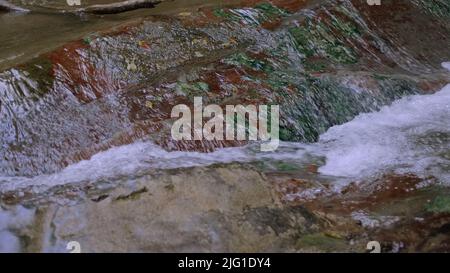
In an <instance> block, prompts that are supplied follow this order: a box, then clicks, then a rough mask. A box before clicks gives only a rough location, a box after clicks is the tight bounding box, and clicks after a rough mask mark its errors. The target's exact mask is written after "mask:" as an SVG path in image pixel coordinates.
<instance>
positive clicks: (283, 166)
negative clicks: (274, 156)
mask: <svg viewBox="0 0 450 273" xmlns="http://www.w3.org/2000/svg"><path fill="white" fill-rule="evenodd" d="M274 165H275V168H276V169H277V170H278V171H282V172H291V171H296V170H298V169H299V167H298V166H297V165H295V164H291V163H287V162H282V161H279V162H275V163H274Z"/></svg>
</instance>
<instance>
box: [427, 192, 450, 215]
mask: <svg viewBox="0 0 450 273" xmlns="http://www.w3.org/2000/svg"><path fill="white" fill-rule="evenodd" d="M426 210H427V211H428V212H434V213H450V195H440V196H438V197H436V198H435V199H434V200H433V201H432V202H431V203H430V204H428V205H427V206H426Z"/></svg>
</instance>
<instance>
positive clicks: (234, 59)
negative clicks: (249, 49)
mask: <svg viewBox="0 0 450 273" xmlns="http://www.w3.org/2000/svg"><path fill="white" fill-rule="evenodd" d="M225 63H227V64H231V65H236V66H244V67H248V68H251V69H253V70H257V71H264V72H266V73H270V72H272V71H273V67H272V66H271V65H270V64H269V63H268V62H266V61H263V60H257V59H254V58H251V57H249V56H248V55H247V54H245V53H242V52H240V53H237V54H234V55H233V56H231V57H230V58H228V59H226V60H225Z"/></svg>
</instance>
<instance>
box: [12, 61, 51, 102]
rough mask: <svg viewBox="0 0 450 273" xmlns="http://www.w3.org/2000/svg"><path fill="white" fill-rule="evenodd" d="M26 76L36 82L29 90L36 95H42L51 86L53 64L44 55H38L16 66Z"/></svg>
mask: <svg viewBox="0 0 450 273" xmlns="http://www.w3.org/2000/svg"><path fill="white" fill-rule="evenodd" d="M18 68H19V69H20V70H21V71H22V72H23V73H24V75H26V77H27V78H29V79H30V80H31V81H34V82H36V83H37V85H36V86H30V88H29V91H30V92H31V93H32V94H33V95H35V96H36V97H42V96H44V95H45V94H47V93H48V92H49V91H50V89H51V88H52V85H53V81H54V76H53V73H52V72H53V65H52V63H51V61H50V60H49V59H48V58H46V57H38V58H35V59H33V60H31V61H30V62H28V63H26V64H24V65H20V66H19V67H18Z"/></svg>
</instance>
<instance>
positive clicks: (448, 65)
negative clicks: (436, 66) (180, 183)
mask: <svg viewBox="0 0 450 273" xmlns="http://www.w3.org/2000/svg"><path fill="white" fill-rule="evenodd" d="M441 65H442V67H443V68H445V69H447V70H448V71H450V62H443V63H442V64H441Z"/></svg>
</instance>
